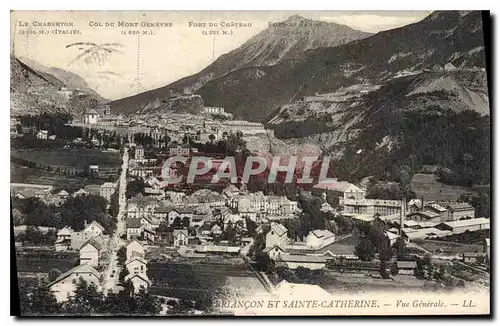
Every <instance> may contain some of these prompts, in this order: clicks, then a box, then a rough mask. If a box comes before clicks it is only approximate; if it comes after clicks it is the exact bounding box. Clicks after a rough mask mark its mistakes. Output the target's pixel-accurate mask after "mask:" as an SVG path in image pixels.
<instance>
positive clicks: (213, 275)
mask: <svg viewBox="0 0 500 326" xmlns="http://www.w3.org/2000/svg"><path fill="white" fill-rule="evenodd" d="M148 277H149V279H150V280H151V282H152V285H151V287H150V292H151V293H154V294H157V295H162V296H166V297H176V298H180V299H184V300H193V301H196V300H204V299H205V300H206V299H207V298H209V297H213V296H215V297H217V296H218V295H222V296H225V295H226V294H227V293H231V294H238V293H240V294H252V293H260V292H264V291H265V289H264V287H263V286H262V284H261V283H260V282H259V281H258V279H257V278H256V276H255V275H254V274H253V273H252V271H251V270H250V269H249V268H248V267H247V266H246V265H227V264H216V263H203V264H188V263H174V262H168V263H150V264H149V266H148Z"/></svg>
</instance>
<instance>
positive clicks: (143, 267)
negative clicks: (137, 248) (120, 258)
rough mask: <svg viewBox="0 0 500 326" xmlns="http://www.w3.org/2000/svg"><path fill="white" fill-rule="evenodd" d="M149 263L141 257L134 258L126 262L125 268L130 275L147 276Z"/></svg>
mask: <svg viewBox="0 0 500 326" xmlns="http://www.w3.org/2000/svg"><path fill="white" fill-rule="evenodd" d="M147 266H148V263H147V262H146V260H145V259H144V258H143V257H141V256H135V255H134V256H133V257H131V258H129V259H127V261H125V268H127V271H128V273H129V274H146V272H147Z"/></svg>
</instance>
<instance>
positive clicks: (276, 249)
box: [264, 244, 287, 260]
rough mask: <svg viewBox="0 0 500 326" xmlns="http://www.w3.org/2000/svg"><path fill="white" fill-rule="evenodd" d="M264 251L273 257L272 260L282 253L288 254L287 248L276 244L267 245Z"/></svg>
mask: <svg viewBox="0 0 500 326" xmlns="http://www.w3.org/2000/svg"><path fill="white" fill-rule="evenodd" d="M264 252H265V253H266V254H267V255H268V256H269V258H271V259H272V260H276V259H277V258H278V257H279V256H280V255H283V254H286V253H287V252H286V250H285V249H283V248H282V247H281V246H280V245H278V244H275V245H273V246H266V248H264Z"/></svg>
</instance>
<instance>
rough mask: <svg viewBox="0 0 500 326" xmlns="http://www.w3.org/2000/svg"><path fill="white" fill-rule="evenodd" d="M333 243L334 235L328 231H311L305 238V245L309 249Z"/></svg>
mask: <svg viewBox="0 0 500 326" xmlns="http://www.w3.org/2000/svg"><path fill="white" fill-rule="evenodd" d="M333 242H335V234H333V233H332V232H330V231H328V230H312V231H310V232H309V234H308V235H307V237H306V244H307V246H308V247H311V248H321V247H324V246H326V245H329V244H330V243H333Z"/></svg>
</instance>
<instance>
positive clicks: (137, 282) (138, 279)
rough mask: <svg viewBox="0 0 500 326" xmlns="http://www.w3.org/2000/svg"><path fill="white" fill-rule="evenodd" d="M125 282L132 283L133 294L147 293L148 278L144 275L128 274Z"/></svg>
mask: <svg viewBox="0 0 500 326" xmlns="http://www.w3.org/2000/svg"><path fill="white" fill-rule="evenodd" d="M125 281H130V282H132V285H133V286H134V293H139V292H141V290H143V291H147V289H148V287H149V285H150V282H149V278H148V276H147V275H146V274H145V273H140V274H128V275H127V276H125Z"/></svg>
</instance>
